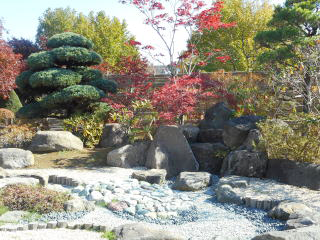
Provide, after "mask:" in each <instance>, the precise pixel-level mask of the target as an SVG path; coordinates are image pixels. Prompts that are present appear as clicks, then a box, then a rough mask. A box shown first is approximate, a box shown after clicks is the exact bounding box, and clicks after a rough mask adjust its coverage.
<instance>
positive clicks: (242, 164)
mask: <svg viewBox="0 0 320 240" xmlns="http://www.w3.org/2000/svg"><path fill="white" fill-rule="evenodd" d="M267 164H268V159H267V156H266V154H264V153H261V152H249V151H247V150H239V151H233V152H231V153H229V155H228V156H227V157H226V158H225V159H224V160H223V163H222V167H221V171H220V174H221V175H222V176H226V175H238V176H244V177H257V178H262V177H264V176H265V174H266V170H267Z"/></svg>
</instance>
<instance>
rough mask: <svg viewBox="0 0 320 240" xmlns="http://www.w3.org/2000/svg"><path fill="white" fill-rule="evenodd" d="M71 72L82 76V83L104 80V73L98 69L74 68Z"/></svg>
mask: <svg viewBox="0 0 320 240" xmlns="http://www.w3.org/2000/svg"><path fill="white" fill-rule="evenodd" d="M71 70H72V71H75V72H77V73H79V74H81V76H82V82H89V81H93V80H97V79H101V78H103V76H102V73H101V72H100V71H99V70H97V69H92V68H88V67H77V68H72V69H71Z"/></svg>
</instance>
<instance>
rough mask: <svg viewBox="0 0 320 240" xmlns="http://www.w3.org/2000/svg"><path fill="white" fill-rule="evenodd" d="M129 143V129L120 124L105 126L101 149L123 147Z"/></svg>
mask: <svg viewBox="0 0 320 240" xmlns="http://www.w3.org/2000/svg"><path fill="white" fill-rule="evenodd" d="M128 142H129V137H128V129H127V128H126V127H124V126H123V125H121V124H118V123H108V124H106V125H104V129H103V133H102V136H101V140H100V146H101V147H121V146H124V145H126V144H127V143H128Z"/></svg>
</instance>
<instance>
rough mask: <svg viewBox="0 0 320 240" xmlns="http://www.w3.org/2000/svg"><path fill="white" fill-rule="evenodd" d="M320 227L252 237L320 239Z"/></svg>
mask: <svg viewBox="0 0 320 240" xmlns="http://www.w3.org/2000/svg"><path fill="white" fill-rule="evenodd" d="M318 239H320V227H319V226H310V227H304V228H298V229H293V230H287V231H274V232H268V233H265V234H262V235H259V236H256V237H254V238H252V240H318Z"/></svg>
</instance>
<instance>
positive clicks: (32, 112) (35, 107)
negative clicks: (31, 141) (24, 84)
mask: <svg viewBox="0 0 320 240" xmlns="http://www.w3.org/2000/svg"><path fill="white" fill-rule="evenodd" d="M47 112H48V111H47V110H46V109H44V108H42V107H41V105H40V103H39V102H34V103H30V104H27V105H25V106H23V107H22V108H20V109H19V111H18V112H17V113H16V116H17V117H18V118H39V117H42V116H45V115H46V113H47Z"/></svg>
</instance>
